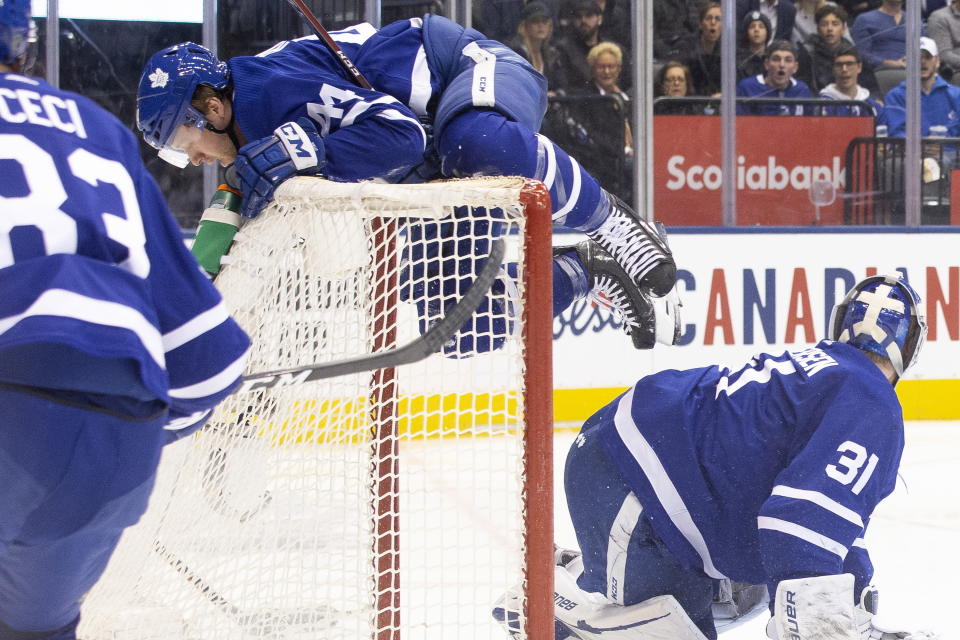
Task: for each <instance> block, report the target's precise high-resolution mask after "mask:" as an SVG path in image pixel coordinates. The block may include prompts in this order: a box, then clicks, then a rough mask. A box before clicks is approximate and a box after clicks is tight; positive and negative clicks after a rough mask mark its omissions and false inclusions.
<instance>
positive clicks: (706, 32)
mask: <svg viewBox="0 0 960 640" xmlns="http://www.w3.org/2000/svg"><path fill="white" fill-rule="evenodd" d="M699 25H700V33H699V35H698V37H697V39H696V40H695V41H694V43H693V51H692V53H691V54H690V57H689V58H688V59H687V61H686V62H687V66H688V67H690V73H692V74H693V86H694V89H695V90H696V95H700V96H716V95H720V35H721V30H722V23H721V19H720V3H719V2H717V1H716V0H707V2H704V3H703V5H702V7H701V9H700V22H699Z"/></svg>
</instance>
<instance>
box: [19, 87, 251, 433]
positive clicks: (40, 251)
mask: <svg viewBox="0 0 960 640" xmlns="http://www.w3.org/2000/svg"><path fill="white" fill-rule="evenodd" d="M0 175H2V178H0V382H4V383H8V384H14V385H21V386H26V387H35V388H40V389H47V390H51V391H54V392H58V391H59V392H69V393H78V394H91V395H96V396H97V397H98V399H99V402H100V405H99V406H103V403H106V404H108V405H111V400H110V399H111V398H112V399H113V400H112V405H111V406H106V407H103V408H106V409H108V410H109V409H111V408H114V409H116V411H117V412H118V413H123V412H124V410H125V408H126V407H128V406H129V405H131V404H136V403H137V402H139V403H154V402H156V403H162V404H165V405H167V406H168V407H169V409H170V415H171V417H181V416H187V415H191V414H194V413H196V412H199V411H203V410H206V409H208V408H210V407H212V406H214V405H215V404H216V403H217V402H218V401H219V400H220V399H222V398H223V397H225V396H226V395H227V394H228V393H229V391H230V390H231V389H232V388H233V386H234V385H235V384H236V382H237V381H238V379H239V377H240V375H241V373H242V371H243V365H244V357H245V353H246V350H247V348H248V346H249V340H248V338H247V336H246V334H245V333H244V332H243V331H242V330H241V329H240V327H239V326H238V325H237V324H236V323H235V322H234V321H233V320H232V319H231V318H230V317H229V315H228V313H227V310H226V308H225V307H224V304H223V302H222V300H221V298H220V295H219V294H218V292H217V290H216V289H215V288H214V287H213V285H212V284H211V283H210V281H209V280H207V278H206V277H205V276H204V275H203V274H202V273H201V271H200V269H199V267H198V265H197V263H196V260H195V259H194V258H193V256H192V255H191V254H190V252H189V251H188V250H187V249H186V247H185V245H184V243H183V240H182V238H181V235H180V229H179V227H178V226H177V224H176V221H175V220H174V219H173V217H172V216H171V215H170V213H169V211H168V210H167V207H166V204H165V202H164V200H163V197H162V196H161V194H160V190H159V189H158V187H157V185H156V183H155V182H154V180H153V178H152V177H151V176H150V175H149V174H148V173H147V171H146V170H145V169H144V167H143V164H142V162H141V161H140V155H139V151H138V147H137V143H136V140H135V139H134V137H133V135H132V134H131V133H130V131H128V130H127V129H126V128H124V127H123V126H122V125H121V124H120V122H119V121H117V120H116V118H114V117H113V116H111V115H110V114H109V113H107V112H106V111H104V110H103V109H101V108H100V107H98V106H97V105H95V104H94V103H93V102H92V101H90V100H87V99H85V98H83V97H81V96H78V95H76V94H73V93H69V92H65V91H60V90H58V89H55V88H53V87H51V86H50V85H48V84H46V83H45V82H42V81H40V80H37V79H33V78H26V77H23V76H19V75H15V74H11V73H3V74H0ZM131 401H132V402H131Z"/></svg>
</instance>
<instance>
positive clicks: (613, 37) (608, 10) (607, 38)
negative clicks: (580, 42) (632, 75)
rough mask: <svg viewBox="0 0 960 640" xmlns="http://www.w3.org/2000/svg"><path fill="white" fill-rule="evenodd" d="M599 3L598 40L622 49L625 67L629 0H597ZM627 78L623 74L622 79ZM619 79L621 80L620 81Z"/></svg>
mask: <svg viewBox="0 0 960 640" xmlns="http://www.w3.org/2000/svg"><path fill="white" fill-rule="evenodd" d="M597 4H598V5H600V15H601V16H602V17H603V21H602V22H601V23H600V34H599V35H600V42H615V43H617V45H618V46H619V47H620V50H621V51H623V56H624V60H623V65H624V68H626V67H627V62H628V61H627V52H628V51H630V41H631V38H630V13H629V12H630V8H631V6H632V2H631V0H597ZM625 80H627V76H626V75H623V77H622V81H625ZM622 81H621V82H622Z"/></svg>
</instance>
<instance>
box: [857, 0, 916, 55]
mask: <svg viewBox="0 0 960 640" xmlns="http://www.w3.org/2000/svg"><path fill="white" fill-rule="evenodd" d="M850 31H851V34H852V35H853V42H854V44H856V45H857V49H859V50H860V53H861V54H862V55H863V59H864V61H866V63H867V64H868V65H870V67H871V68H873V69H875V70H879V69H882V68H887V69H904V68H906V66H907V59H906V55H907V29H906V26H905V25H904V24H903V0H883V4H881V5H880V8H879V9H874V10H873V11H867V12H865V13H862V14H860V15H859V16H857V19H856V20H854V21H853V28H852V29H851V30H850Z"/></svg>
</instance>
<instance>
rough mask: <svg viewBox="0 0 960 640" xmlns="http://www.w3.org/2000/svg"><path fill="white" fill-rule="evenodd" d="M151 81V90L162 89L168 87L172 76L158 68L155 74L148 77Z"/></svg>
mask: <svg viewBox="0 0 960 640" xmlns="http://www.w3.org/2000/svg"><path fill="white" fill-rule="evenodd" d="M147 77H148V78H149V79H150V88H151V89H162V88H164V87H165V86H167V81H168V80H169V79H170V74H169V73H167V72H166V71H164V70H163V69H161V68H160V67H157V68H156V70H154V72H153V73H151V74H150V75H149V76H147Z"/></svg>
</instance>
